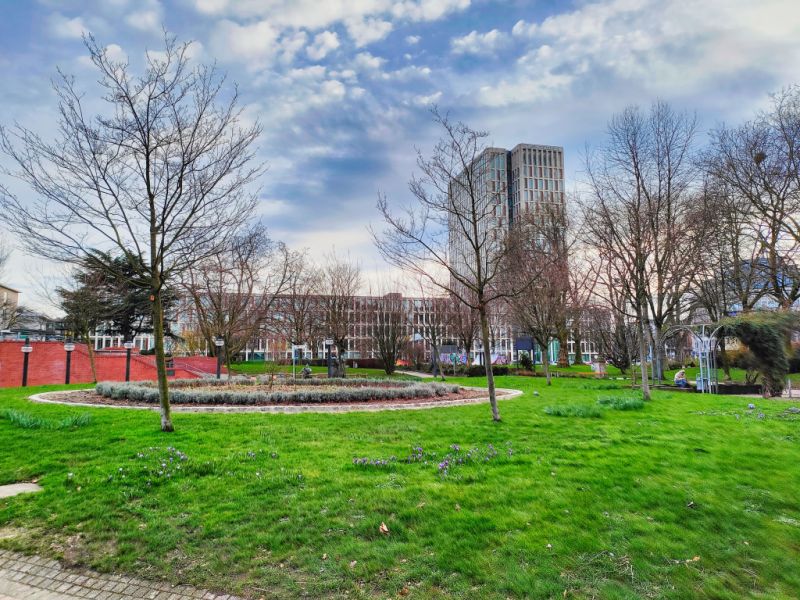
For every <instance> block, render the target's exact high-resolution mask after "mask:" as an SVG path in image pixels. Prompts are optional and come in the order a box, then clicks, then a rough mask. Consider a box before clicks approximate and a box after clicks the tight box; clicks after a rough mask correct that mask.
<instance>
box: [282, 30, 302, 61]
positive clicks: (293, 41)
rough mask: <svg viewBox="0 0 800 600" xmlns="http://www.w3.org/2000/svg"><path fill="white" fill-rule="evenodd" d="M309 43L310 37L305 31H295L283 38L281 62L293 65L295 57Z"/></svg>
mask: <svg viewBox="0 0 800 600" xmlns="http://www.w3.org/2000/svg"><path fill="white" fill-rule="evenodd" d="M306 41H308V35H307V34H306V32H305V31H295V32H294V33H289V34H286V35H284V36H283V38H281V60H282V61H283V62H285V63H291V62H292V61H293V60H294V57H295V56H296V55H297V53H298V52H300V50H302V49H303V46H305V45H306Z"/></svg>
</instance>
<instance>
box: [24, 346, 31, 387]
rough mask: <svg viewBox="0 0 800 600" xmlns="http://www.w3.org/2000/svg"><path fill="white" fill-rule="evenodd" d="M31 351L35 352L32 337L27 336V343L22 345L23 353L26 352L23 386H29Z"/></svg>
mask: <svg viewBox="0 0 800 600" xmlns="http://www.w3.org/2000/svg"><path fill="white" fill-rule="evenodd" d="M31 352H33V346H31V338H28V337H26V338H25V343H24V344H23V346H22V353H23V354H24V356H23V359H22V387H27V385H28V359H29V358H30V355H31Z"/></svg>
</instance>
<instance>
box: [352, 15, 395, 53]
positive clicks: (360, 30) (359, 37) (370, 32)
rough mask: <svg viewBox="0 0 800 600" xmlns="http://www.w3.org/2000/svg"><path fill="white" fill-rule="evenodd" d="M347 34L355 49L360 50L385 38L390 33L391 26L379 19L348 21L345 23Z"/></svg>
mask: <svg viewBox="0 0 800 600" xmlns="http://www.w3.org/2000/svg"><path fill="white" fill-rule="evenodd" d="M346 25H347V34H348V35H349V36H350V38H351V39H352V40H353V42H354V43H355V45H356V48H361V47H363V46H366V45H368V44H371V43H373V42H377V41H379V40H382V39H383V38H385V37H386V36H387V35H389V33H391V31H392V28H393V25H392V24H391V23H390V22H389V21H383V20H381V19H372V18H366V19H350V20H348V21H347V23H346Z"/></svg>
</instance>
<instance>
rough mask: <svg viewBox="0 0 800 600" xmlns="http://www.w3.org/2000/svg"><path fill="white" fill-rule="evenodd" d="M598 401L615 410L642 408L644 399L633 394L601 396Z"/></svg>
mask: <svg viewBox="0 0 800 600" xmlns="http://www.w3.org/2000/svg"><path fill="white" fill-rule="evenodd" d="M597 403H598V404H599V405H601V406H606V407H608V408H612V409H614V410H641V409H643V408H644V401H643V400H642V399H641V398H636V397H633V396H600V397H599V398H598V399H597Z"/></svg>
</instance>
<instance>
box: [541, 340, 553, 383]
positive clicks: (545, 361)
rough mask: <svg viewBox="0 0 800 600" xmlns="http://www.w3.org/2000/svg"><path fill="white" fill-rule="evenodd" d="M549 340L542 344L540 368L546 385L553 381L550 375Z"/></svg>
mask: <svg viewBox="0 0 800 600" xmlns="http://www.w3.org/2000/svg"><path fill="white" fill-rule="evenodd" d="M549 342H550V340H548V343H547V344H542V369H543V370H544V377H545V379H546V380H547V385H552V384H553V381H552V379H551V377H552V376H551V375H550V343H549Z"/></svg>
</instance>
